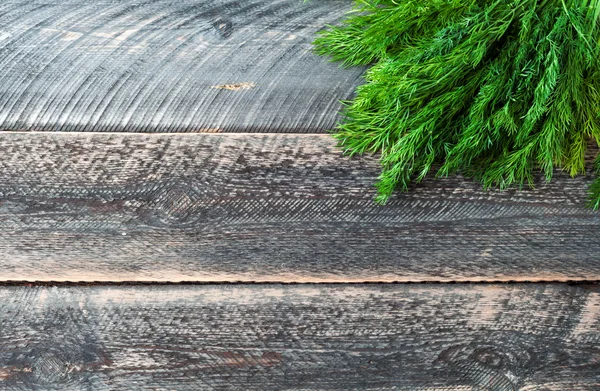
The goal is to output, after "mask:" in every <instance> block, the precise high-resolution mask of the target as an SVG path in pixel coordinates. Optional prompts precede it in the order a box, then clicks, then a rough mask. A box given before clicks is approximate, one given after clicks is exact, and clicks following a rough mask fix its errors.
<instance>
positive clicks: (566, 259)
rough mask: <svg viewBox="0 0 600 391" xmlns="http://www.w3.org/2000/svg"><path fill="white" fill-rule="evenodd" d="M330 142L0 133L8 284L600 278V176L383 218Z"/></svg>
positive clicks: (2, 264)
mask: <svg viewBox="0 0 600 391" xmlns="http://www.w3.org/2000/svg"><path fill="white" fill-rule="evenodd" d="M378 171H379V168H378V163H377V161H376V159H375V158H372V157H364V158H356V159H349V158H344V157H341V156H340V152H339V151H338V150H337V149H336V148H335V145H334V141H332V139H331V138H330V137H329V136H328V135H293V134H287V135H276V134H106V133H13V132H7V133H2V134H0V232H2V235H0V254H1V255H0V279H1V280H4V281H6V280H27V281H33V280H40V281H49V280H57V281H64V280H67V281H140V280H141V281H287V282H290V281H304V282H310V281H312V282H333V281H340V282H348V281H507V280H516V281H564V280H600V257H599V256H598V254H600V241H599V240H598V238H600V214H599V213H598V212H593V211H591V210H588V209H586V207H585V206H584V201H585V198H586V191H587V186H588V184H589V182H590V179H591V177H581V178H576V179H571V178H569V177H568V176H567V175H566V174H561V173H557V174H556V177H555V180H554V182H552V183H551V184H546V183H543V182H541V183H540V184H539V188H537V189H535V190H523V191H521V192H518V191H508V192H497V191H490V192H483V191H481V190H480V186H479V185H478V184H477V183H473V182H471V181H467V180H464V179H462V178H460V177H452V178H448V179H445V180H442V181H434V180H427V181H425V182H424V183H422V184H421V185H419V186H416V187H415V188H414V189H413V190H412V191H411V192H409V193H404V194H398V195H396V196H395V197H393V199H392V200H391V202H390V203H389V204H388V205H387V206H385V207H381V206H376V205H374V204H373V202H372V199H373V197H374V195H375V192H374V188H373V187H372V184H373V183H374V181H375V180H376V176H377V173H378Z"/></svg>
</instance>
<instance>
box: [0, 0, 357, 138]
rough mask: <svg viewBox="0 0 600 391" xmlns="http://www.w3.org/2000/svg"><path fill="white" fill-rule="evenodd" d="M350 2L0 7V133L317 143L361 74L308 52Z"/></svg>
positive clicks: (77, 0)
mask: <svg viewBox="0 0 600 391" xmlns="http://www.w3.org/2000/svg"><path fill="white" fill-rule="evenodd" d="M351 6H352V2H351V1H348V0H326V1H324V0H318V1H309V2H304V1H303V0H235V1H233V0H211V1H208V0H177V1H174V0H121V1H108V0H34V1H32V0H4V1H2V2H0V26H1V27H0V81H1V82H0V130H22V131H29V130H37V131H98V132H102V131H126V132H154V131H160V132H300V133H302V132H307V131H310V132H323V131H325V130H327V129H330V128H331V127H333V125H334V124H335V122H336V119H337V112H338V109H339V107H340V105H339V103H338V102H339V100H340V99H348V98H349V97H350V96H351V95H352V93H353V90H354V88H355V86H356V85H357V84H359V83H360V75H361V74H362V72H363V70H362V69H358V68H356V69H347V70H341V69H340V68H339V67H338V65H337V64H333V63H330V62H328V60H327V59H324V58H320V57H318V56H316V55H315V54H313V53H312V52H311V50H312V47H311V42H312V40H313V39H314V37H315V32H316V31H318V30H320V29H322V28H324V26H325V25H326V24H330V23H335V22H336V21H338V20H340V19H341V18H342V17H343V16H344V13H345V12H346V11H348V10H349V9H350V8H351Z"/></svg>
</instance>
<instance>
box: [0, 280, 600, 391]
mask: <svg viewBox="0 0 600 391" xmlns="http://www.w3.org/2000/svg"><path fill="white" fill-rule="evenodd" d="M0 297H1V299H2V300H1V301H0V307H1V311H0V325H1V329H0V387H1V388H2V389H4V390H16V389H18V390H60V391H67V390H88V391H96V390H134V389H135V390H178V391H183V390H194V391H198V390H305V391H306V390H361V391H363V390H406V391H409V390H410V391H465V390H486V391H514V390H523V391H526V390H545V391H546V390H547V391H564V390H569V391H580V390H581V391H583V390H586V391H592V390H598V389H599V387H600V348H599V346H600V288H599V287H598V286H587V287H586V286H567V285H538V284H529V285H461V284H459V285H446V286H444V285H362V286H361V285H354V286H352V285H345V286H344V285H337V286H327V285H326V286H319V285H316V286H315V285H313V286H302V285H291V286H277V285H271V286H260V285H258V286H257V285H254V286H253V285H249V286H248V285H246V286H239V285H221V286H210V285H208V286H187V287H186V286H154V287H135V286H131V287H87V288H81V287H75V288H56V287H53V288H50V287H37V288H33V287H31V288H29V287H12V288H10V287H3V288H0Z"/></svg>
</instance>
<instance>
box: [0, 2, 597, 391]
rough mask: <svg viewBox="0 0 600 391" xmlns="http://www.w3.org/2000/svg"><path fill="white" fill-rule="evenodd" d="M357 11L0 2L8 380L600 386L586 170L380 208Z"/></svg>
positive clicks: (13, 383) (0, 271) (315, 386)
mask: <svg viewBox="0 0 600 391" xmlns="http://www.w3.org/2000/svg"><path fill="white" fill-rule="evenodd" d="M351 5H352V3H351V1H349V0H312V1H309V2H303V1H302V0H260V1H259V0H237V1H233V0H212V1H207V0H177V1H175V0H121V1H116V0H6V1H3V2H1V3H0V53H1V55H0V64H1V65H0V78H1V80H2V82H1V83H0V124H1V127H0V130H2V132H1V133H0V229H1V231H0V255H1V256H0V282H1V283H2V285H3V286H1V287H0V389H1V390H92V391H96V390H178V391H179V390H416V391H459V390H460V391H463V390H464V391H466V390H478V391H480V390H486V391H487V390H493V391H505V390H506V391H508V390H523V391H525V390H530V391H532V390H539V391H550V390H552V391H554V390H574V391H577V390H600V286H599V285H596V284H595V283H596V282H597V281H599V280H600V255H599V254H600V240H599V239H600V214H599V213H598V212H592V211H590V210H588V209H586V208H585V205H584V202H585V196H586V191H587V189H586V187H587V186H588V184H589V183H590V179H591V177H590V176H588V177H581V178H576V179H570V178H569V177H568V175H566V174H563V173H557V174H556V177H555V180H554V181H553V182H552V183H551V184H546V183H543V182H542V181H540V182H539V183H538V186H537V188H536V189H525V190H522V191H508V192H498V191H488V192H484V191H482V190H480V186H479V185H478V184H476V183H473V182H471V181H467V180H464V179H462V178H460V177H453V178H447V179H444V180H440V181H434V180H432V179H428V180H426V181H424V182H423V183H422V184H420V185H418V186H416V187H415V188H414V189H412V190H411V192H409V193H405V194H397V195H395V196H394V197H393V198H392V200H391V201H390V203H389V204H388V205H386V206H385V207H381V206H376V205H374V204H373V202H372V199H373V197H374V194H375V191H374V188H373V186H372V184H373V183H374V182H375V180H376V177H377V174H378V162H377V157H372V156H365V157H359V158H352V159H350V158H346V157H342V156H341V153H340V151H339V150H338V149H337V148H336V147H335V143H334V141H333V140H332V139H331V137H330V136H329V135H327V134H326V131H327V130H328V129H331V128H332V127H333V126H334V125H335V123H336V121H337V120H339V117H338V114H337V113H338V110H339V109H340V103H339V100H340V99H349V98H351V97H352V94H353V91H354V89H355V87H356V86H357V85H359V84H360V83H361V75H362V73H363V71H364V69H361V68H351V69H342V68H340V67H339V66H338V65H337V64H333V63H330V62H328V61H327V60H326V59H323V58H321V57H318V56H316V55H314V54H313V53H312V52H311V41H312V39H313V38H314V34H315V32H316V31H318V30H319V29H321V28H323V27H324V26H325V25H326V24H331V23H335V22H336V21H339V20H340V19H341V18H342V17H343V16H344V13H345V12H346V11H348V10H349V9H350V8H351ZM176 283H183V284H176ZM298 283H302V284H298ZM367 283H370V284H367Z"/></svg>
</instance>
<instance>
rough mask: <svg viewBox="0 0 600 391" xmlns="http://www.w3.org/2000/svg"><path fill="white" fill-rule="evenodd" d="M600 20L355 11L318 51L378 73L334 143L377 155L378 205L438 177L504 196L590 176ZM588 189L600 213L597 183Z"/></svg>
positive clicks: (591, 6)
mask: <svg viewBox="0 0 600 391" xmlns="http://www.w3.org/2000/svg"><path fill="white" fill-rule="evenodd" d="M599 15H600V0H583V1H582V0H357V1H356V5H355V8H354V10H353V12H351V13H350V14H349V15H348V17H347V18H346V20H345V21H344V22H343V23H342V24H341V25H340V26H328V28H327V29H325V30H323V31H322V32H321V33H320V35H319V37H318V38H317V39H316V41H315V45H316V46H315V48H316V51H317V52H318V53H319V54H323V55H329V56H332V57H333V59H334V60H337V61H343V63H344V64H345V65H347V66H351V65H367V64H371V65H372V67H371V68H370V69H369V70H368V71H367V73H366V75H365V80H366V83H365V84H364V85H362V86H360V87H359V88H358V89H357V93H356V97H355V98H354V99H353V100H352V101H350V102H345V107H344V120H343V121H342V123H341V124H339V125H338V127H337V129H336V130H335V131H334V136H335V137H336V138H337V139H338V140H339V144H340V145H341V146H342V147H343V149H344V151H345V152H346V153H347V154H350V155H352V154H363V153H365V152H380V153H381V159H380V161H381V165H382V173H381V176H380V177H379V182H378V183H377V188H378V197H377V199H376V201H378V202H379V203H385V202H386V201H387V200H388V198H389V197H390V195H391V194H392V192H393V191H394V189H402V190H406V189H407V188H408V185H409V183H411V182H419V181H420V180H421V179H423V178H424V177H425V176H426V175H427V174H428V173H429V172H430V171H432V170H433V171H435V172H436V174H437V175H438V176H447V175H449V174H453V173H456V172H459V171H460V172H461V173H463V174H464V175H466V176H468V177H473V178H477V179H479V180H480V181H481V182H482V183H483V185H484V187H485V188H489V187H492V186H497V187H500V188H501V189H505V188H507V187H510V186H513V185H516V186H523V185H524V184H529V185H533V176H534V173H535V170H540V169H541V170H542V172H543V173H544V174H545V177H546V179H547V180H550V179H551V177H552V174H553V171H554V169H556V168H560V169H564V170H566V171H568V172H569V173H570V174H571V175H572V176H575V175H577V174H583V173H585V152H586V149H587V147H588V145H589V143H590V142H596V143H598V144H600V118H599V113H600V28H598V26H597V21H598V17H599ZM595 170H596V172H597V174H600V158H597V159H596V163H595ZM590 190H591V195H590V206H591V207H593V208H596V209H597V208H598V207H600V179H596V180H595V181H594V182H593V184H592V186H591V189H590Z"/></svg>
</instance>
